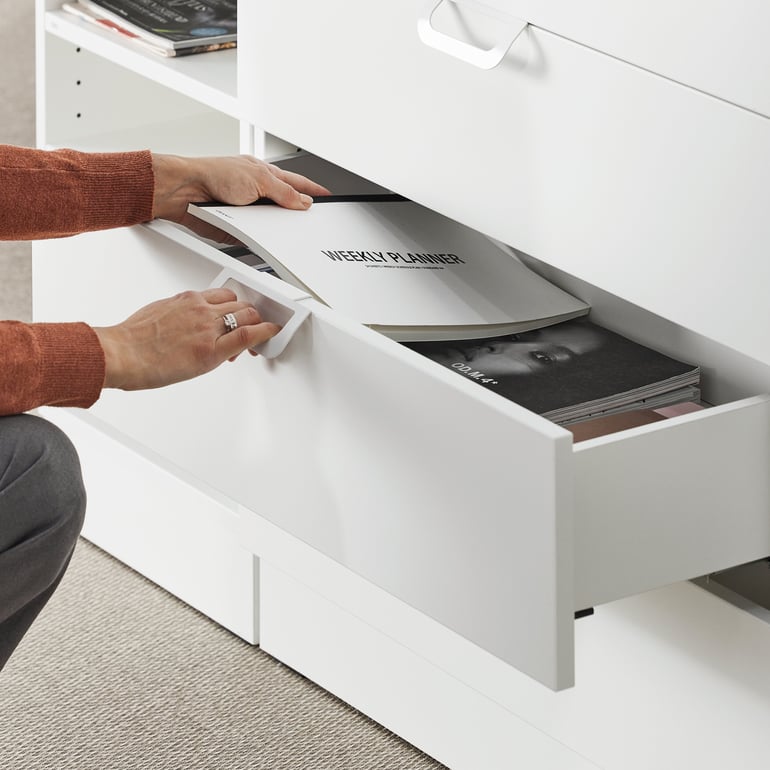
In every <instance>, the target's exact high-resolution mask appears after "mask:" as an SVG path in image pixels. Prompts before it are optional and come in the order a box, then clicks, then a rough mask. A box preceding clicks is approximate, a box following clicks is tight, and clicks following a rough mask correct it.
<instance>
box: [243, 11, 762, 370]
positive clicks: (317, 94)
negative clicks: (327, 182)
mask: <svg viewBox="0 0 770 770" xmlns="http://www.w3.org/2000/svg"><path fill="white" fill-rule="evenodd" d="M332 5H333V6H334V4H332ZM338 5H339V8H336V7H330V6H329V5H328V4H325V5H324V6H319V5H318V4H312V3H301V4H300V6H301V8H302V19H303V23H302V24H297V21H296V20H297V7H296V6H294V5H292V6H291V8H290V7H289V6H286V5H280V4H278V3H271V4H263V5H261V6H260V13H259V16H260V28H262V29H265V28H269V29H271V30H273V31H274V33H275V34H274V35H271V37H270V40H266V41H263V44H262V45H261V46H260V47H259V54H258V61H256V62H255V63H254V66H255V67H259V69H260V71H265V72H266V71H269V72H270V75H269V77H267V76H266V77H264V78H258V82H257V86H256V90H255V105H254V109H255V113H254V116H253V118H254V120H255V121H257V122H258V123H259V124H260V125H262V126H264V127H265V128H266V129H267V130H269V131H271V132H273V133H275V134H277V135H279V136H283V137H284V138H286V139H288V140H291V141H293V142H295V143H296V144H297V145H299V146H302V147H305V148H307V149H308V150H310V151H312V152H314V153H316V154H318V155H321V156H323V157H325V158H327V159H329V160H331V161H334V162H336V163H339V164H340V165H343V166H345V167H347V168H353V169H356V171H358V172H359V173H361V174H362V175H364V176H366V177H368V178H370V179H372V180H374V181H375V182H377V183H379V184H381V185H384V186H385V187H387V188H389V189H392V190H394V191H396V192H398V193H401V194H403V195H406V196H407V197H409V198H411V199H413V200H416V201H417V202H419V203H421V204H424V205H427V206H428V207H430V208H432V209H435V210H437V211H439V212H441V213H442V214H445V215H448V216H449V217H451V218H453V219H456V220H458V221H461V222H464V223H466V224H469V225H471V226H472V227H474V228H475V229H477V230H480V231H481V232H483V233H485V234H487V235H491V236H493V237H496V238H498V239H499V240H501V241H502V242H504V243H507V244H510V245H511V246H513V247H515V248H517V249H520V250H522V251H524V252H526V253H528V254H532V255H533V256H535V257H537V258H539V259H542V260H544V261H546V262H548V263H549V264H552V265H555V266H557V267H561V268H562V269H564V270H566V271H568V272H570V273H572V274H575V275H580V276H581V277H583V278H585V279H586V280H588V281H590V282H591V283H593V284H595V285H597V286H601V287H602V288H605V289H607V290H608V291H610V292H612V293H613V294H615V295H617V296H619V297H622V298H624V299H626V300H628V301H630V302H633V303H635V304H638V305H641V306H642V307H645V308H646V309H648V310H650V311H651V312H654V313H657V314H658V315H661V316H663V317H666V318H669V319H671V320H673V321H675V322H676V323H678V324H680V325H681V326H682V327H684V328H687V329H692V330H694V331H697V332H699V333H701V334H704V335H706V336H707V337H709V338H711V339H714V340H717V341H720V342H722V343H723V344H725V345H728V346H730V347H733V348H735V349H737V350H740V351H742V352H744V353H746V354H747V355H750V356H753V357H755V358H758V359H760V360H763V361H765V362H768V361H770V349H769V348H768V345H767V342H766V335H765V329H767V328H768V326H769V325H770V305H768V303H767V302H766V301H765V287H766V286H767V285H768V284H770V272H769V271H770V262H768V260H767V259H766V254H765V252H766V245H767V243H769V242H770V219H769V218H768V217H767V216H766V212H767V210H768V208H769V207H770V192H769V191H768V186H767V183H766V176H767V175H766V169H767V168H769V167H770V119H768V118H766V117H763V116H761V115H759V114H757V113H753V112H751V111H749V110H746V109H741V108H739V107H736V106H734V105H732V104H730V103H728V102H726V101H723V100H721V99H719V98H716V97H713V96H710V95H707V94H705V93H703V92H701V91H699V90H697V89H695V88H690V87H687V86H683V85H681V84H679V83H675V82H673V81H672V80H669V79H667V78H665V77H662V76H660V75H656V74H654V73H652V72H650V71H647V70H645V69H643V68H641V67H637V66H633V65H631V64H628V63H626V62H624V61H621V60H620V59H618V58H614V57H613V56H609V55H605V54H603V53H600V52H598V51H595V50H591V49H590V48H588V47H586V46H583V45H580V44H578V43H575V42H572V41H571V40H568V39H565V38H564V37H561V36H560V35H557V34H554V33H552V32H548V31H545V30H542V29H539V28H537V27H531V28H528V29H527V30H525V31H524V32H523V33H522V34H521V35H520V37H519V38H518V39H517V40H516V41H515V42H514V43H513V45H512V47H511V48H510V50H509V51H508V53H507V55H506V57H505V59H504V61H503V62H502V63H501V64H500V65H499V66H498V67H495V68H493V69H491V70H482V69H479V68H477V67H474V66H472V65H470V64H468V63H466V62H463V61H460V60H458V59H455V58H452V57H450V56H447V55H446V54H444V53H442V52H439V51H436V50H434V49H432V48H430V47H428V46H426V45H424V44H423V43H422V42H421V41H420V39H419V37H418V35H417V31H416V13H417V11H416V7H415V4H414V3H411V2H406V0H398V1H397V2H388V3H385V2H379V3H369V4H366V6H365V7H364V6H363V5H361V6H360V7H359V6H350V5H349V4H344V7H343V4H342V3H339V4H338ZM546 5H547V4H546ZM511 7H512V6H511ZM331 19H335V20H340V19H344V20H345V21H344V23H337V22H336V21H335V23H334V24H331V23H330V20H331ZM597 24H601V20H600V21H598V22H597ZM318 30H323V34H318ZM282 31H284V32H285V34H286V35H288V34H291V35H292V40H293V44H294V48H295V49H296V50H297V51H298V52H299V53H298V54H297V55H296V56H293V57H291V59H290V60H289V61H287V62H286V63H285V66H284V67H282V68H281V72H280V73H277V72H275V68H271V67H270V63H271V62H272V61H275V60H276V58H278V57H279V54H280V48H279V46H280V45H281V44H282V43H281V41H282V40H284V39H285V35H284V34H281V32H282ZM383 61H387V62H388V67H387V68H383V67H382V62H383ZM351 62H355V67H354V68H351V67H350V63H351ZM726 66H728V65H726ZM339 84H344V87H341V86H340V85H339ZM308 114H310V115H314V116H316V117H317V119H316V120H313V121H308V120H306V119H305V118H306V116H307V115H308ZM343 116H355V119H345V118H344V117H343ZM363 124H365V126H366V130H365V131H362V130H361V125H363Z"/></svg>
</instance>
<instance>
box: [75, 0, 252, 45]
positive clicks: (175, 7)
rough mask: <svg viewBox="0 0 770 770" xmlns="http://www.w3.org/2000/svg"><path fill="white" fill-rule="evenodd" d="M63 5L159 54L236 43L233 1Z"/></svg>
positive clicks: (114, 0)
mask: <svg viewBox="0 0 770 770" xmlns="http://www.w3.org/2000/svg"><path fill="white" fill-rule="evenodd" d="M62 8H63V9H64V10H65V11H68V12H69V13H72V14H74V15H75V16H77V17H78V18H81V19H84V20H86V21H88V22H91V23H94V24H98V25H100V26H101V27H102V28H104V29H109V30H112V31H114V32H117V33H119V34H121V35H123V36H124V37H125V38H127V39H128V40H130V41H131V42H132V43H134V44H136V45H137V46H138V47H141V48H144V49H145V50H149V51H152V52H153V53H157V54H160V55H162V56H187V55H190V54H194V53H205V52H208V51H217V50H221V49H224V48H234V47H235V46H236V44H237V34H236V33H237V13H236V9H237V2H236V0H200V2H199V1H198V0H68V2H65V3H64V4H63V6H62Z"/></svg>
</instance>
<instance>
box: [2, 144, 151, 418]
mask: <svg viewBox="0 0 770 770" xmlns="http://www.w3.org/2000/svg"><path fill="white" fill-rule="evenodd" d="M153 192H154V177H153V171H152V156H151V154H150V152H149V151H138V152H125V153H81V152H76V151H74V150H55V151H45V150H35V149H30V148H23V147H13V146H8V145H0V239H2V240H35V239H39V238H54V237H61V236H67V235H74V234H76V233H80V232H85V231H89V230H103V229H107V228H112V227H122V226H127V225H134V224H138V223H140V222H146V221H148V220H149V219H151V218H152V204H153ZM0 351H2V365H1V366H0V414H17V413H19V412H24V411H27V410H29V409H33V408H34V407H37V406H42V405H51V406H80V407H88V406H91V404H93V403H94V402H95V401H96V399H97V398H98V397H99V394H100V393H101V389H102V385H103V384H104V374H105V370H104V352H103V351H102V347H101V345H100V344H99V339H98V337H97V336H96V333H95V332H94V330H93V329H91V327H90V326H88V325H87V324H85V323H44V324H25V323H20V322H18V321H0Z"/></svg>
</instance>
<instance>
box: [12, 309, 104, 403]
mask: <svg viewBox="0 0 770 770" xmlns="http://www.w3.org/2000/svg"><path fill="white" fill-rule="evenodd" d="M0 350H2V351H3V365H2V367H0V414H19V413H21V412H26V411H28V410H30V409H34V408H35V407H38V406H43V405H50V406H79V407H88V406H91V404H93V403H94V402H95V401H96V399H97V398H98V397H99V394H100V393H101V390H102V384H103V383H104V376H105V368H104V367H105V364H104V352H103V350H102V347H101V345H100V343H99V339H98V337H97V336H96V334H95V332H94V331H93V329H91V327H89V326H87V325H86V324H83V323H66V324H24V323H20V322H18V321H2V322H0Z"/></svg>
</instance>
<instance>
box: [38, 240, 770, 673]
mask: <svg viewBox="0 0 770 770" xmlns="http://www.w3.org/2000/svg"><path fill="white" fill-rule="evenodd" d="M190 242H191V243H193V242H194V239H190ZM48 250H49V247H48V245H47V244H37V245H36V246H35V274H34V278H35V286H36V305H35V312H36V314H37V317H38V318H46V317H55V318H59V319H61V318H72V317H78V318H87V319H89V320H91V321H93V322H95V323H109V322H114V321H117V320H119V319H121V318H122V317H124V316H126V315H128V314H129V313H130V312H132V311H133V310H134V309H136V307H138V306H139V305H140V304H142V303H145V302H147V301H150V300H151V299H155V298H157V297H158V296H162V295H164V294H169V293H173V292H176V291H179V290H181V289H185V288H203V287H205V286H206V285H208V283H209V282H210V281H211V280H212V279H213V278H214V277H215V276H216V275H217V273H218V272H219V270H220V268H221V263H222V261H223V258H222V257H221V255H219V254H217V253H216V252H214V251H213V249H210V248H209V247H206V246H204V245H202V244H199V245H198V246H197V247H195V248H194V249H193V248H187V247H185V246H183V245H182V244H181V243H178V242H175V241H173V240H169V239H167V238H165V237H163V236H162V235H160V234H159V233H157V232H155V231H152V230H150V229H147V228H133V229H131V230H128V231H125V232H110V233H100V234H93V235H89V236H82V237H79V238H77V239H70V240H69V241H67V242H66V243H60V244H58V246H57V248H56V249H55V252H56V253H55V254H53V255H52V256H51V258H50V261H49V260H47V258H46V255H47V253H48ZM57 269H58V270H59V271H60V272H59V274H58V275H57V274H56V270H57ZM97 269H98V270H102V271H104V274H105V275H109V276H110V280H111V281H112V282H113V284H114V285H115V286H120V292H119V293H118V292H106V293H102V294H99V293H96V292H93V290H92V289H91V288H90V286H91V285H92V283H90V282H89V281H88V280H85V279H86V278H88V277H89V276H90V274H91V273H92V272H93V271H95V270H97ZM233 270H234V274H235V275H236V276H237V277H238V278H239V279H240V280H242V281H243V282H244V283H246V284H249V285H253V286H255V287H259V285H261V284H264V282H268V283H269V285H270V286H272V287H273V288H274V289H276V287H277V290H278V291H281V290H285V292H286V295H287V298H289V299H298V301H299V302H302V303H306V304H307V305H309V307H310V308H311V310H312V315H311V318H310V319H309V320H308V321H307V322H306V323H305V324H304V325H303V326H302V327H301V328H300V330H299V332H298V333H297V335H296V336H295V337H294V339H293V340H292V341H291V343H290V345H289V347H288V348H287V349H286V351H285V352H284V353H283V354H282V355H281V356H280V357H279V358H278V359H275V360H272V361H268V360H264V359H261V358H258V359H253V358H251V357H249V356H241V357H240V358H239V359H238V360H237V361H236V362H235V363H234V364H227V365H224V366H222V367H220V368H219V369H218V370H216V371H215V372H213V373H211V374H209V375H207V376H205V377H202V378H199V379H197V380H194V381H191V382H187V383H182V384H180V385H177V386H174V387H173V388H168V389H161V390H156V391H146V392H140V393H122V392H118V391H108V392H106V393H105V394H104V395H103V396H102V398H101V400H100V401H99V402H98V403H97V405H96V406H95V407H94V408H93V413H94V414H95V415H96V416H97V417H98V418H100V419H101V420H103V421H105V422H106V423H107V424H108V425H110V426H113V428H114V429H116V430H117V431H119V432H120V433H122V434H123V435H125V436H126V437H127V438H128V439H130V440H131V441H132V442H138V443H139V444H140V445H144V446H146V447H148V448H149V449H150V450H152V452H153V453H157V454H158V455H160V456H161V457H164V458H166V459H167V460H168V461H170V462H171V463H173V464H174V465H175V466H176V467H178V468H179V469H180V471H183V472H184V474H189V475H192V476H193V477H194V478H197V479H200V480H201V481H202V482H204V483H205V484H207V485H210V486H211V487H213V488H214V489H217V490H220V491H221V492H223V493H224V494H225V495H227V497H228V498H230V499H233V500H235V501H236V502H238V503H240V504H241V505H243V506H244V507H245V508H246V509H248V510H250V511H252V512H254V513H255V514H258V515H260V516H262V517H264V518H266V519H268V520H269V521H271V522H274V523H275V524H277V525H278V526H280V527H281V528H282V529H284V530H286V531H288V532H290V533H291V534H293V535H295V536H296V537H298V538H300V539H301V540H302V541H304V542H306V543H308V544H310V545H312V546H313V547H315V548H317V549H318V550H320V551H322V552H323V553H325V554H327V555H329V556H330V557H332V558H333V559H335V560H337V561H338V562H340V563H341V564H343V565H345V566H346V567H349V568H350V569H352V570H354V571H355V572H357V573H358V574H360V575H362V576H364V577H365V578H367V579H368V580H370V581H372V582H373V583H375V584H376V585H378V586H380V587H381V588H383V589H385V590H386V591H388V592H389V593H391V594H392V595H394V596H396V597H398V598H399V599H401V600H403V601H405V602H407V603H408V604H410V605H412V606H414V607H416V608H418V609H419V610H421V611H422V612H425V613H426V614H427V615H429V616H431V617H433V618H435V619H436V620H438V621H439V622H441V623H443V624H444V625H446V626H448V627H449V628H452V629H453V630H455V631H457V632H459V633H460V634H462V635H463V636H465V637H467V638H468V639H470V640H472V641H473V642H475V643H476V644H478V645H480V646H481V647H483V648H484V649H486V650H489V651H490V652H492V653H494V654H495V655H497V656H498V657H500V658H502V659H503V660H505V661H507V662H509V663H511V664H512V665H514V666H516V667H518V668H520V669H521V670H523V671H525V672H527V673H528V674H530V675H531V676H533V677H535V678H537V679H539V680H540V681H543V682H545V683H546V684H548V685H549V686H551V687H554V688H561V687H565V686H569V685H570V684H571V683H572V679H573V659H572V658H573V647H572V646H573V631H572V623H573V612H574V610H576V609H580V608H583V607H585V606H589V605H593V604H595V603H598V602H602V601H607V600H609V599H612V598H616V597H618V596H623V595H628V594H633V593H635V592H638V591H643V590H646V589H648V588H652V587H654V586H657V585H662V584H664V583H668V582H672V581H675V580H680V579H685V578H689V577H693V576H695V575H699V574H703V573H706V572H710V571H713V570H715V569H718V568H721V567H726V566H730V565H732V564H736V563H739V562H743V561H748V560H750V559H752V558H757V557H759V556H762V555H764V554H766V553H770V525H769V524H768V522H767V510H768V504H769V503H770V490H769V488H768V485H769V484H770V482H768V479H767V475H766V473H764V469H765V468H766V467H767V465H768V462H770V446H769V443H770V439H769V438H768V435H770V433H769V432H768V424H770V402H769V401H768V398H767V397H763V396H755V397H749V398H744V399H741V400H739V401H737V402H732V403H728V404H725V405H722V406H718V407H715V408H713V409H710V410H706V411H703V412H701V413H699V414H696V415H689V416H686V417H680V418H676V419H672V420H669V421H667V422H664V423H656V424H654V425H651V426H645V427H642V428H638V429H635V430H632V431H627V432H625V433H622V434H616V435H615V436H611V437H606V438H604V439H595V440H593V441H590V442H586V443H584V444H580V445H577V446H576V447H574V448H573V445H572V440H571V434H570V433H568V432H567V431H566V430H564V429H562V428H560V427H558V426H556V425H554V424H552V423H550V422H548V421H546V420H543V419H542V418H540V417H538V416H536V415H534V414H533V413H531V412H529V411H527V410H525V409H523V408H521V407H519V406H518V405H516V404H513V403H511V402H509V401H507V400H505V399H502V398H499V397H496V396H495V395H494V394H492V393H490V392H488V391H486V390H484V389H483V388H480V387H478V386H477V385H476V384H474V383H472V382H469V381H467V380H466V379H464V378H462V377H458V376H457V375H456V374H454V373H452V372H450V371H448V370H446V369H444V368H442V367H440V366H438V365H435V364H433V363H432V362H430V361H428V360H426V359H424V358H422V357H421V356H419V355H417V354H416V353H414V352H412V351H410V350H408V349H406V348H404V347H403V346H401V345H399V344H397V343H395V342H393V341H391V340H389V339H387V338H385V337H383V336H381V335H378V334H376V333H374V332H372V331H371V330H369V329H366V328H364V327H361V326H359V325H357V324H355V323H353V322H351V321H349V320H348V319H346V318H343V317H341V316H340V315H339V314H336V313H334V312H333V311H331V310H329V309H328V308H326V307H324V306H321V305H319V304H318V303H316V302H315V301H313V300H310V299H302V297H301V295H300V296H299V297H297V294H296V291H295V290H293V289H291V288H290V287H285V286H284V285H283V284H281V283H280V282H277V280H276V279H274V278H272V277H270V276H265V275H262V274H259V273H256V272H254V271H251V270H249V269H248V268H245V267H243V266H239V265H235V266H234V267H233ZM61 271H65V273H66V275H67V282H68V290H67V292H62V291H61V290H60V289H61V283H62V278H61V275H62V273H61ZM105 283H106V282H105ZM599 310H601V308H599ZM660 322H661V321H660V319H656V320H655V327H654V328H655V329H657V328H658V327H657V324H659V323H660ZM637 325H638V326H639V327H642V326H644V322H643V320H641V321H640V320H637ZM651 328H653V327H651ZM665 331H666V333H667V334H668V335H669V336H670V335H675V333H676V331H677V330H676V328H675V327H672V326H671V325H670V324H669V325H668V326H666V327H665ZM678 352H679V353H680V355H684V353H685V351H684V350H680V351H678ZM739 376H740V370H736V377H739ZM760 379H763V382H764V383H765V384H766V383H768V382H770V374H768V372H767V370H766V368H765V369H763V370H762V377H761V378H760Z"/></svg>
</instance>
